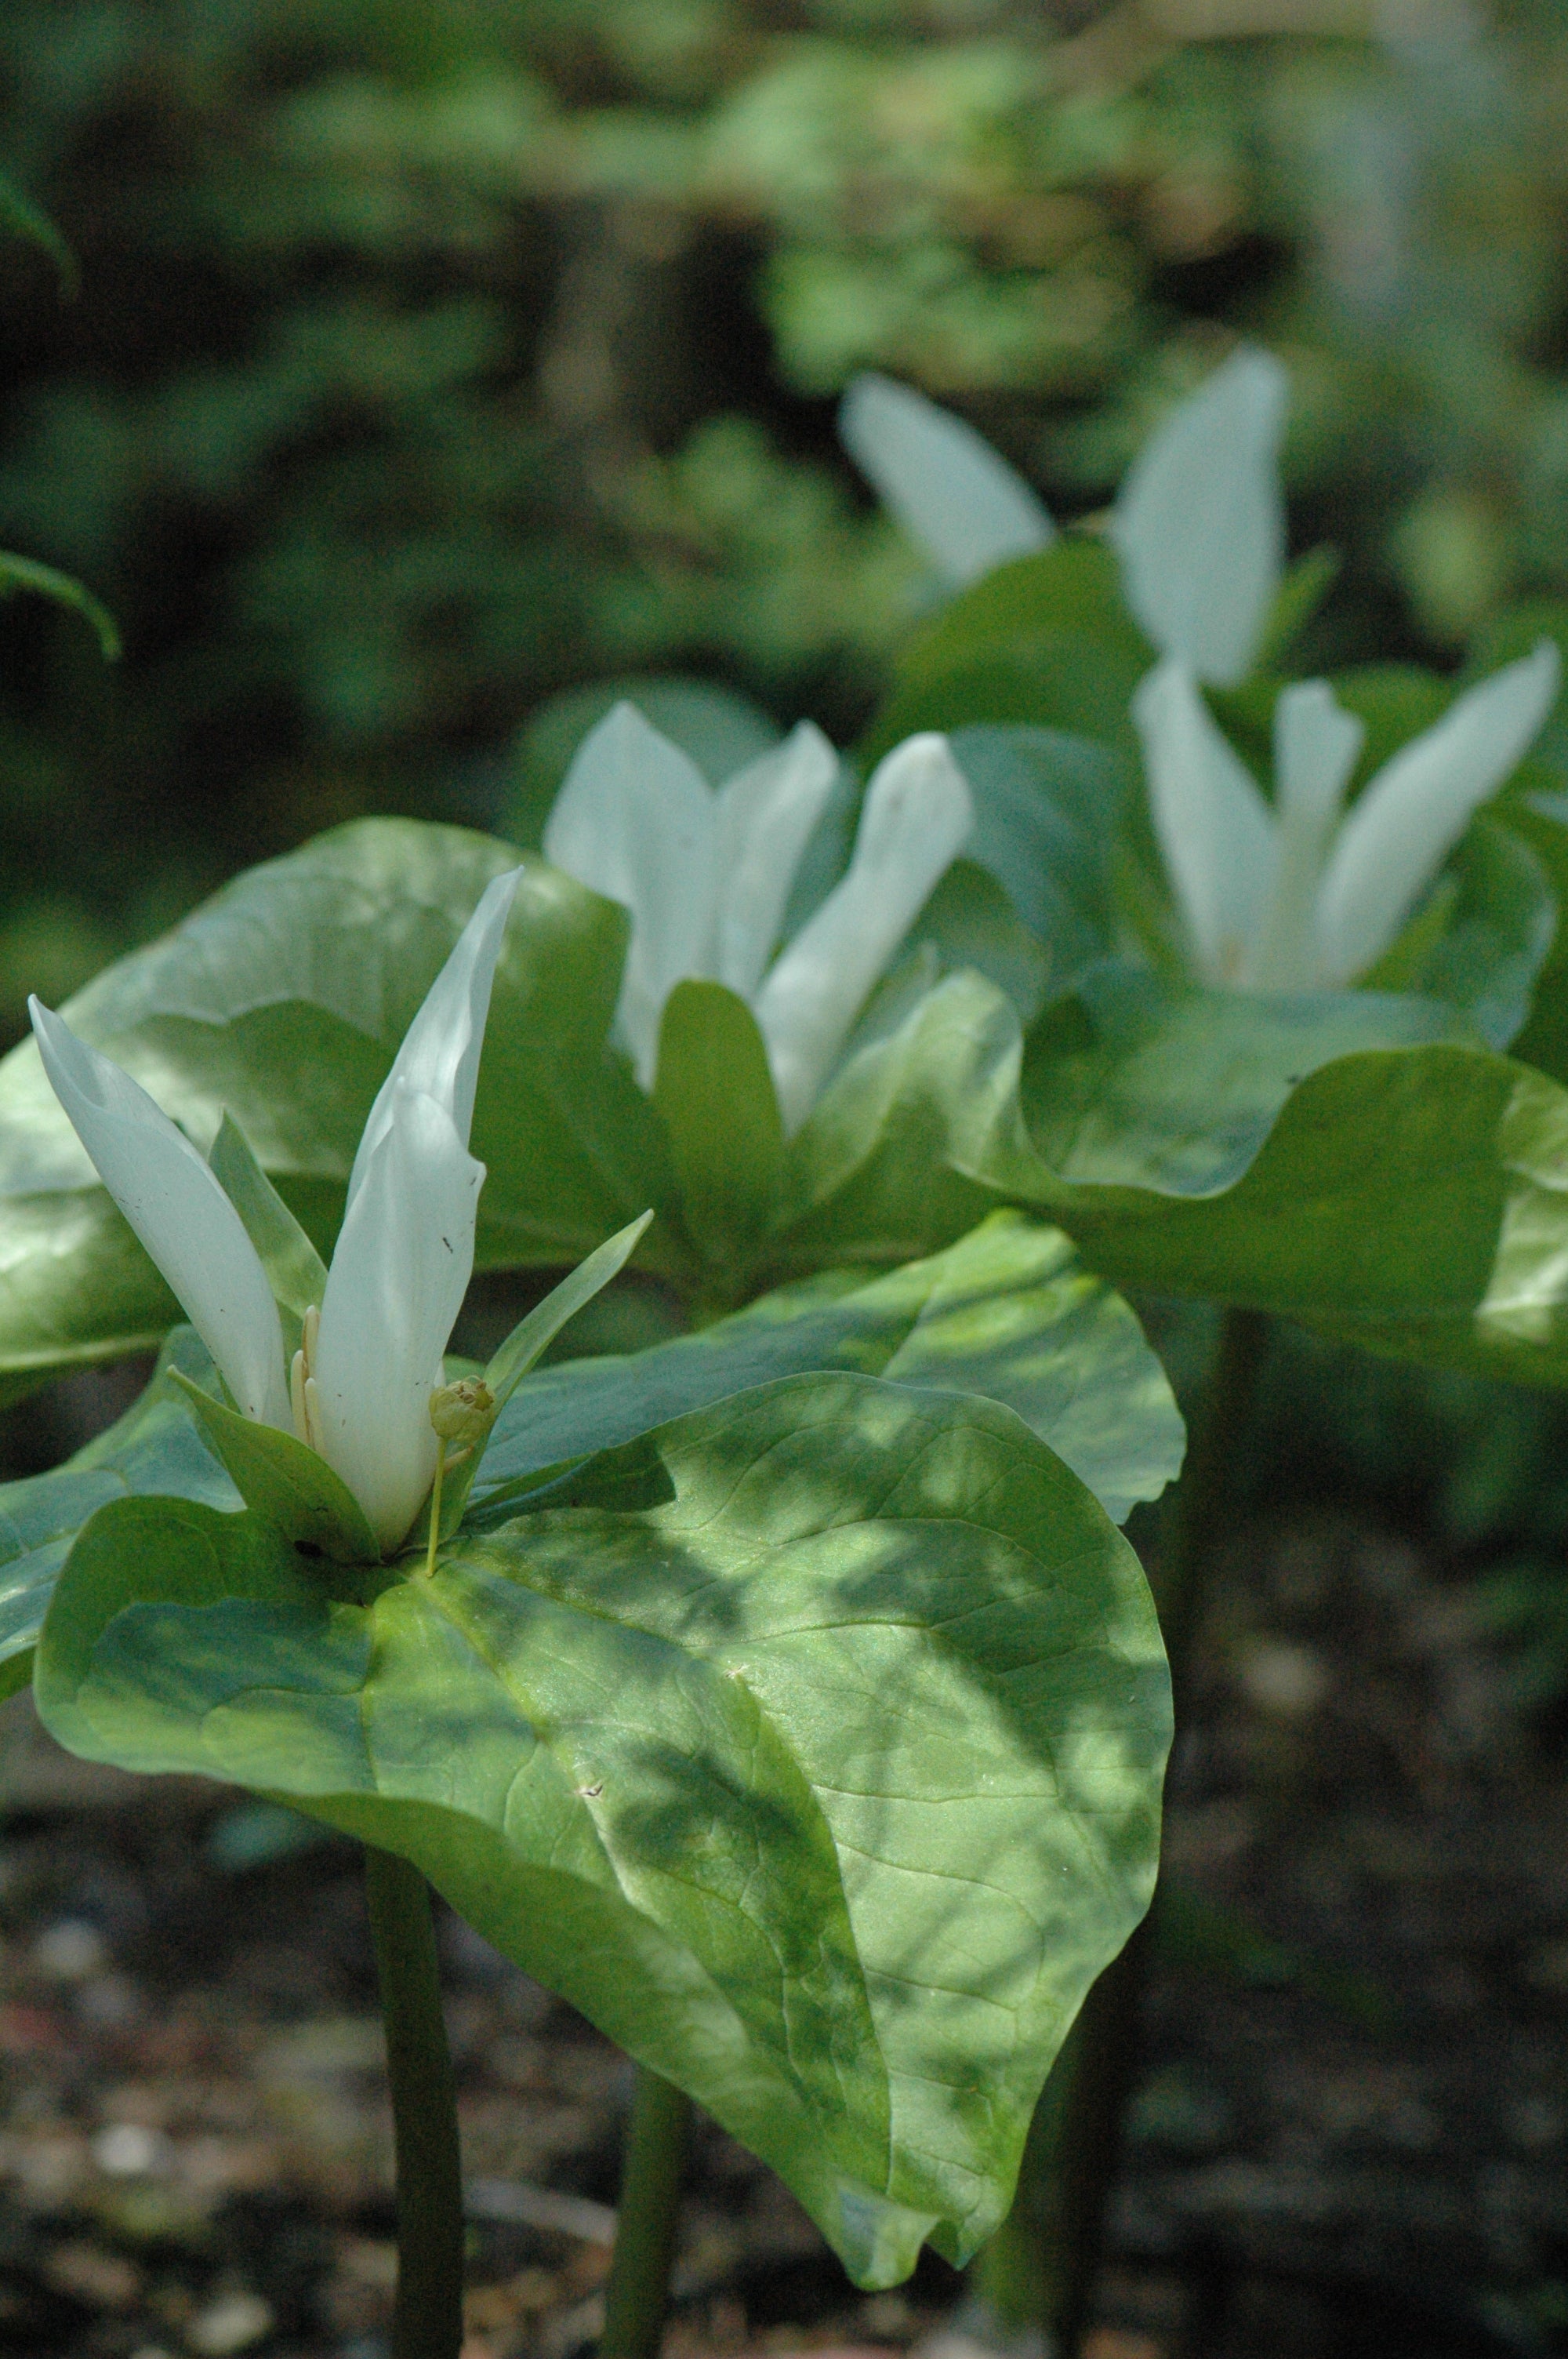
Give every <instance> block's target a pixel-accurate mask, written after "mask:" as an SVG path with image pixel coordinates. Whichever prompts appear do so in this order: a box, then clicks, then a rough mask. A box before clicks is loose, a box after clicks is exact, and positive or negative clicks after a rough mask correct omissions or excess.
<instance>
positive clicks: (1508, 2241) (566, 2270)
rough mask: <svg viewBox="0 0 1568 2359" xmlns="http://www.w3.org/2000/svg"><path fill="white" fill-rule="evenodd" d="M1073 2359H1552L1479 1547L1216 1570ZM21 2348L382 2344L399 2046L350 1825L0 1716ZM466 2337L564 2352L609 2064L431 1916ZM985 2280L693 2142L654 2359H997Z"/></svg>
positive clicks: (1550, 1955) (1289, 1523) (1296, 1533)
mask: <svg viewBox="0 0 1568 2359" xmlns="http://www.w3.org/2000/svg"><path fill="white" fill-rule="evenodd" d="M1187 1718H1188V1726H1187V1730H1186V1733H1185V1734H1184V1738H1183V1740H1182V1743H1181V1745H1180V1748H1179V1752H1178V1757H1177V1760H1176V1763H1175V1766H1174V1774H1173V1788H1172V1804H1171V1810H1170V1815H1169V1820H1168V1834H1167V1846H1166V1869H1165V1885H1164V1887H1163V1889H1164V1891H1165V1894H1166V1900H1165V1907H1164V1915H1163V1918H1162V1927H1161V1938H1160V1944H1159V1957H1158V1963H1157V1966H1156V1970H1155V1974H1154V1981H1153V1986H1152V1992H1151V1995H1150V2000H1149V2005H1148V2009H1147V2021H1146V2027H1145V2048H1144V2054H1143V2059H1142V2062H1141V2070H1140V2074H1139V2079H1138V2084H1137V2093H1136V2096H1135V2099H1134V2102H1133V2105H1132V2109H1131V2115H1130V2124H1129V2138H1128V2144H1127V2148H1126V2154H1125V2161H1124V2168H1123V2171H1122V2176H1121V2180H1120V2182H1119V2189H1118V2193H1117V2198H1116V2204H1115V2211H1114V2217H1113V2221H1112V2233H1111V2249H1110V2252H1109V2255H1108V2261H1107V2266H1106V2268H1105V2270H1104V2272H1103V2275H1102V2278H1101V2282H1100V2286H1099V2290H1098V2299H1097V2303H1096V2323H1095V2325H1094V2327H1093V2330H1092V2332H1091V2334H1090V2336H1089V2340H1088V2343H1087V2354H1086V2359H1318V2354H1324V2359H1328V2354H1333V2359H1359V2354H1367V2359H1372V2354H1377V2359H1405V2354H1409V2359H1464V2354H1470V2353H1475V2354H1484V2353H1487V2352H1504V2351H1516V2352H1519V2353H1521V2354H1522V2353H1530V2352H1541V2353H1545V2352H1550V2351H1552V2350H1553V2349H1558V2348H1563V2347H1565V2346H1568V1777H1565V1775H1564V1770H1563V1763H1562V1759H1561V1755H1560V1752H1559V1753H1557V1754H1554V1753H1553V1752H1552V1749H1551V1748H1550V1747H1549V1746H1547V1745H1545V1744H1543V1742H1542V1741H1541V1739H1540V1737H1539V1735H1531V1734H1528V1733H1526V1732H1525V1731H1524V1729H1523V1728H1522V1726H1521V1723H1520V1718H1519V1712H1518V1711H1517V1710H1516V1708H1515V1705H1514V1702H1513V1698H1512V1690H1511V1688H1510V1686H1509V1680H1508V1678H1507V1677H1506V1675H1505V1672H1504V1670H1503V1669H1502V1668H1501V1667H1500V1665H1499V1662H1498V1658H1497V1657H1496V1655H1495V1653H1494V1652H1493V1650H1492V1649H1491V1647H1490V1646H1489V1643H1488V1641H1487V1638H1486V1636H1485V1634H1484V1633H1483V1632H1482V1631H1481V1630H1480V1628H1479V1627H1478V1625H1477V1621H1476V1614H1475V1613H1474V1611H1473V1607H1472V1604H1471V1602H1470V1593H1469V1591H1468V1588H1467V1585H1466V1584H1465V1582H1464V1581H1463V1580H1461V1579H1459V1578H1457V1577H1456V1575H1455V1573H1454V1569H1453V1568H1452V1567H1446V1566H1444V1564H1443V1563H1442V1562H1439V1561H1430V1560H1427V1558H1426V1557H1424V1556H1423V1554H1422V1550H1421V1549H1420V1548H1419V1547H1418V1546H1416V1545H1413V1544H1412V1543H1411V1541H1410V1540H1409V1539H1408V1538H1405V1537H1404V1536H1402V1535H1401V1534H1400V1533H1398V1532H1396V1531H1393V1530H1390V1528H1388V1527H1386V1526H1385V1525H1383V1524H1381V1523H1379V1521H1378V1520H1377V1519H1376V1517H1371V1516H1370V1515H1368V1514H1365V1513H1362V1512H1360V1511H1357V1512H1349V1511H1346V1510H1345V1509H1343V1508H1334V1509H1325V1510H1324V1511H1323V1512H1322V1513H1321V1514H1317V1515H1314V1516H1303V1514H1302V1513H1301V1512H1300V1511H1299V1509H1295V1508H1292V1509H1289V1510H1281V1511H1280V1512H1279V1513H1278V1514H1277V1516H1275V1517H1269V1516H1261V1517H1254V1518H1253V1519H1252V1520H1251V1521H1250V1522H1249V1524H1248V1526H1247V1527H1246V1528H1245V1529H1243V1530H1242V1531H1241V1532H1240V1533H1239V1534H1238V1537H1237V1538H1236V1539H1235V1541H1234V1543H1233V1544H1232V1546H1231V1547H1230V1548H1229V1549H1228V1550H1227V1553H1226V1555H1225V1557H1224V1559H1223V1560H1222V1561H1221V1562H1220V1563H1219V1564H1218V1565H1217V1567H1216V1568H1215V1572H1214V1580H1213V1584H1212V1591H1211V1598H1210V1605H1209V1610H1208V1612H1207V1614H1206V1622H1205V1626H1204V1629H1203V1632H1202V1636H1201V1642H1200V1646H1199V1650H1198V1663H1197V1669H1196V1672H1195V1681H1194V1688H1193V1693H1192V1696H1191V1699H1190V1706H1189V1712H1188V1715H1187ZM0 1802H3V1808H4V1821H3V1823H0V1937H3V1947H0V2354H13V2353H14V2354H27V2359H187V2354H194V2359H230V2354H255V2359H384V2354H385V2352H386V2349H387V2343H386V2329H387V2322H388V2318H389V2313H390V2298H391V2290H392V2284H393V2277H394V2248H393V2244H392V2214H391V2203H390V2187H389V2164H390V2138H389V2126H388V2121H387V2116H386V2111H385V2105H384V2093H383V2085H382V2075H381V2054H382V2050H381V2035H380V2030H379V2025H378V2022H377V2018H376V2014H375V2007H374V1983H373V1970H372V1963H371V1957H370V1950H369V1942H368V1937H367V1932H366V1928H365V1919H364V1910H363V1904H362V1888H361V1878H360V1871H359V1863H358V1858H357V1855H356V1853H355V1850H354V1848H353V1846H352V1845H351V1844H350V1843H345V1842H340V1841H338V1840H335V1839H324V1838H320V1837H319V1836H317V1835H316V1833H315V1832H314V1831H312V1830H310V1829H308V1827H306V1825H305V1824H304V1822H303V1821H297V1820H295V1819H293V1818H291V1817H290V1816H288V1815H287V1814H284V1813H278V1812H275V1811H272V1810H269V1809H268V1808H266V1807H265V1806H263V1805H260V1804H257V1803H255V1802H254V1801H252V1800H251V1799H248V1798H247V1797H244V1796H243V1795H238V1794H235V1793H234V1792H232V1790H230V1789H226V1788H219V1787H215V1786H207V1785H204V1784H202V1783H200V1781H197V1780H189V1779H176V1778H162V1779H156V1780H151V1781H138V1780H136V1779H134V1778H132V1777H123V1776H121V1775H119V1774H118V1773H114V1772H110V1771H105V1770H100V1769H97V1768H92V1767H88V1766H87V1765H85V1764H82V1763H79V1762H76V1761H73V1760H71V1759H70V1758H68V1757H67V1756H64V1755H62V1754H60V1753H59V1751H58V1750H57V1749H56V1748H55V1747H54V1745H52V1744H51V1742H50V1741H49V1739H48V1738H47V1737H46V1736H45V1735H44V1734H43V1733H42V1732H41V1731H40V1730H39V1728H38V1724H37V1722H36V1720H34V1718H33V1717H32V1712H31V1706H30V1703H29V1701H28V1700H27V1698H26V1697H22V1698H18V1699H17V1700H16V1701H14V1702H12V1703H11V1704H9V1705H7V1706H5V1708H4V1711H3V1712H0ZM443 1945H444V1956H445V1961H446V1969H447V1974H448V1984H449V2022H450V2029H451V2035H452V2040H453V2045H454V2049H455V2052H456V2055H457V2058H458V2062H459V2069H460V2083H461V2107H462V2127H463V2139H464V2148H465V2162H466V2170H467V2177H468V2185H469V2192H470V2210H471V2212H472V2234H471V2240H470V2297H469V2340H468V2343H467V2346H466V2351H465V2359H577V2354H582V2353H585V2352H586V2351H587V2350H588V2348H589V2345H590V2343H591V2341H592V2338H593V2335H594V2333H595V2332H596V2329H597V2324H598V2319H599V2307H598V2305H599V2298H600V2286H601V2284H602V2279H603V2276H604V2272H605V2268H606V2266H607V2263H608V2258H609V2249H608V2242H607V2237H608V2234H609V2232H610V2229H611V2226H612V2213H611V2209H610V2207H611V2205H612V2204H613V2202H614V2199H615V2190H616V2176H617V2148H618V2139H619V2136H620V2131H621V2125H622V2118H623V2113H624V2107H625V2104H626V2098H627V2093H628V2073H627V2068H626V2067H625V2065H624V2063H623V2061H622V2060H621V2059H620V2058H619V2057H618V2056H617V2054H616V2053H615V2051H614V2050H613V2049H611V2048H610V2047H609V2046H608V2045H607V2044H606V2043H605V2042H604V2041H603V2040H601V2039H600V2038H599V2037H598V2035H597V2034H595V2033H594V2032H593V2031H592V2030H590V2029H589V2027H587V2026H586V2025H585V2024H584V2023H583V2022H582V2021H581V2020H580V2018H579V2017H576V2016H575V2015H574V2014H573V2013H572V2012H571V2011H570V2010H569V2009H568V2008H567V2007H566V2006H563V2005H561V2004H560V2003H559V2002H557V2001H556V2000H554V1999H552V1998H550V1997H549V1996H548V1995H546V1993H545V1992H544V1991H542V1990H541V1989H539V1988H538V1987H537V1986H536V1985H535V1984H533V1983H531V1982H529V1981H528V1980H527V1978H526V1977H525V1976H524V1975H523V1974H521V1973H518V1972H517V1971H516V1970H515V1969H514V1967H512V1966H510V1965H509V1964H508V1963H506V1962H504V1961H503V1960H502V1959H501V1958H499V1957H498V1956H497V1955H496V1954H495V1953H494V1952H493V1951H491V1950H490V1949H488V1948H487V1947H486V1946H485V1945H484V1944H483V1943H482V1942H481V1941H480V1940H477V1939H476V1938H475V1937H473V1936H472V1935H471V1934H470V1932H469V1931H468V1930H467V1929H466V1928H465V1927H463V1926H462V1925H461V1924H460V1923H459V1922H458V1921H457V1920H456V1919H450V1918H448V1919H445V1921H444V1924H443ZM963 2295H964V2288H963V2286H962V2284H961V2282H960V2281H959V2280H958V2279H957V2277H955V2276H954V2274H953V2273H952V2272H951V2271H950V2270H948V2269H946V2267H943V2266H942V2265H941V2264H939V2263H937V2262H935V2261H932V2260H928V2261H927V2262H925V2263H924V2264H923V2265H922V2268H921V2270H920V2272H919V2274H918V2275H917V2277H916V2278H915V2279H914V2282H913V2284H912V2285H911V2286H910V2287H908V2288H904V2289H903V2290H902V2291H900V2292H897V2293H892V2294H882V2295H877V2296H874V2297H871V2298H867V2297H865V2296H862V2295H860V2294H857V2293H856V2292H855V2291H854V2289H853V2288H851V2287H850V2286H849V2284H848V2283H847V2281H846V2280H845V2278H844V2277H843V2276H842V2273H841V2272H840V2271H839V2269H838V2267H837V2265H836V2264H835V2263H834V2261H833V2260H832V2258H831V2256H829V2255H828V2254H827V2251H826V2249H825V2247H824V2246H823V2245H822V2243H821V2241H820V2239H819V2238H818V2236H817V2235H816V2232H815V2231H814V2230H813V2229H812V2228H811V2226H810V2224H809V2223H807V2222H806V2219H805V2217H804V2215H803V2214H802V2213H801V2212H799V2210H798V2209H797V2208H796V2206H795V2204H794V2202H793V2201H791V2199H790V2198H789V2197H788V2196H787V2195H786V2194H785V2193H784V2190H783V2189H782V2188H781V2186H780V2185H779V2183H778V2182H777V2180H774V2179H773V2177H772V2175H771V2174H770V2173H769V2172H768V2171H766V2170H765V2169H762V2166H761V2165H759V2164H757V2163H755V2162H754V2161H753V2160H752V2158H751V2157H750V2156H748V2155H747V2154H746V2153H744V2152H743V2151H742V2150H741V2148H740V2147H737V2146H736V2145H735V2144H734V2143H733V2142H732V2141H731V2140H730V2139H729V2138H727V2137H726V2136H723V2135H722V2134H720V2133H719V2131H718V2130H717V2129H715V2128H714V2127H713V2126H712V2125H708V2124H706V2123H704V2124H701V2125H699V2128H698V2132H697V2142H696V2151H695V2153H694V2157H693V2161H692V2168H691V2172H690V2180H689V2195H688V2200H687V2209H686V2215H685V2221H684V2228H683V2235H682V2244H681V2253H680V2259H679V2266H678V2273H677V2278H676V2310H675V2314H674V2317H673V2320H672V2323H671V2326H670V2329H669V2333H668V2339H667V2343H666V2359H708V2354H714V2359H726V2354H787V2353H789V2352H792V2351H795V2350H810V2351H816V2352H823V2353H826V2352H827V2351H828V2350H833V2351H835V2352H838V2353H843V2352H845V2351H847V2350H849V2351H854V2352H856V2353H857V2354H859V2353H863V2352H868V2351H869V2352H875V2353H882V2354H889V2355H890V2359H892V2354H902V2353H903V2352H905V2351H908V2350H911V2349H913V2350H914V2352H915V2354H916V2355H917V2359H975V2353H974V2349H973V2345H974V2342H975V2336H976V2332H977V2329H976V2325H975V2321H974V2316H973V2313H972V2311H967V2310H964V2309H963V2308H962V2306H961V2305H962V2301H963Z"/></svg>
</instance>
